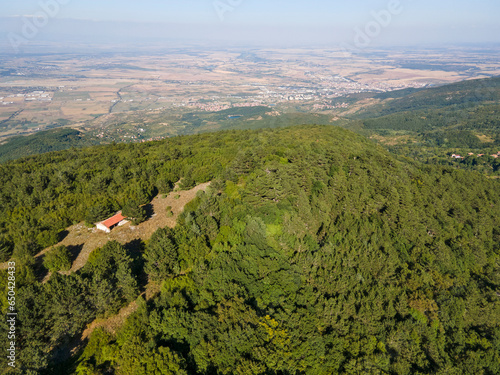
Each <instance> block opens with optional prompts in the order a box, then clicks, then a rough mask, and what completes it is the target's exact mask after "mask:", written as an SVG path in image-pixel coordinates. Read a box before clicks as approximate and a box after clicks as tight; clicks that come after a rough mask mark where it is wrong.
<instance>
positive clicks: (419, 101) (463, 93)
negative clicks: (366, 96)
mask: <svg viewBox="0 0 500 375" xmlns="http://www.w3.org/2000/svg"><path fill="white" fill-rule="evenodd" d="M374 98H376V99H382V100H384V102H382V104H380V105H376V106H372V107H367V108H366V109H365V110H363V111H361V112H360V113H358V114H357V117H362V118H373V117H380V116H386V115H391V114H394V113H400V112H408V111H422V110H436V109H444V108H449V107H453V108H454V109H463V108H468V107H472V106H475V105H478V104H493V103H497V104H498V102H499V101H500V77H492V78H485V79H475V80H467V81H462V82H457V83H452V84H448V85H443V86H439V87H433V88H427V89H423V90H417V91H416V92H414V91H413V90H398V91H393V92H387V93H381V94H377V95H375V96H374Z"/></svg>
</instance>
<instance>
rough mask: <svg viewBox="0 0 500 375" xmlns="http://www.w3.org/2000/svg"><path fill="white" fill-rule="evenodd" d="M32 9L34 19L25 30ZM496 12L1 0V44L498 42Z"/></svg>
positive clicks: (444, 1)
mask: <svg viewBox="0 0 500 375" xmlns="http://www.w3.org/2000/svg"><path fill="white" fill-rule="evenodd" d="M42 4H52V6H49V7H46V6H42ZM54 4H57V6H54ZM44 13H45V14H49V16H48V18H43V17H40V15H43V14H44ZM33 15H38V16H39V17H38V18H37V19H36V20H37V21H38V24H39V26H36V30H35V32H31V33H30V32H29V31H33V30H32V29H31V30H30V29H29V27H28V28H27V27H26V22H27V20H28V21H30V22H31V23H33ZM377 15H378V16H377ZM499 19H500V1H499V0H476V1H470V0H357V1H345V0H344V1H336V0H307V1H297V0H287V1H285V0H17V1H13V0H0V36H2V38H3V42H4V44H5V42H6V41H9V42H10V40H9V35H10V38H12V37H13V34H15V37H17V36H19V37H22V38H23V39H16V40H17V41H18V42H19V44H23V45H28V44H29V43H30V42H31V43H32V42H35V41H43V40H57V39H58V38H60V39H61V40H64V41H67V40H70V39H72V38H74V39H78V40H88V41H89V42H97V41H102V42H112V41H113V40H114V39H117V38H118V39H119V38H120V37H121V38H122V39H130V40H134V41H139V40H148V39H151V40H153V39H154V40H161V39H166V40H179V41H193V42H195V41H199V42H200V43H203V42H207V43H209V42H213V43H218V42H219V43H224V42H227V43H231V44H235V43H240V44H245V43H251V44H256V45H258V44H263V45H266V44H283V45H291V44H302V45H304V44H332V45H333V44H341V43H344V44H347V45H351V46H357V47H360V46H361V47H363V48H365V47H368V46H380V45H393V44H396V45H412V44H419V43H425V44H429V43H433V44H441V43H460V42H464V43H496V42H500V38H499V35H500V21H499ZM26 30H27V31H28V32H26ZM23 32H24V34H23ZM9 33H10V34H9ZM361 34H362V35H361Z"/></svg>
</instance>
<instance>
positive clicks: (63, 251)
mask: <svg viewBox="0 0 500 375" xmlns="http://www.w3.org/2000/svg"><path fill="white" fill-rule="evenodd" d="M43 265H44V266H45V268H47V269H48V270H49V271H52V272H57V271H68V270H69V269H70V268H71V257H70V254H69V250H68V248H67V247H66V246H58V247H56V248H55V249H52V250H50V251H49V252H48V253H47V254H46V255H45V258H44V260H43Z"/></svg>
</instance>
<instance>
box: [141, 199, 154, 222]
mask: <svg viewBox="0 0 500 375" xmlns="http://www.w3.org/2000/svg"><path fill="white" fill-rule="evenodd" d="M143 207H144V209H145V210H146V220H149V219H151V218H152V217H153V215H154V213H155V210H154V208H153V205H152V204H151V203H148V204H146V205H144V206H143Z"/></svg>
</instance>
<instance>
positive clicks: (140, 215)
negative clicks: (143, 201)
mask: <svg viewBox="0 0 500 375" xmlns="http://www.w3.org/2000/svg"><path fill="white" fill-rule="evenodd" d="M122 214H123V215H124V216H126V217H128V218H129V219H131V220H132V224H133V225H138V224H140V223H142V222H143V221H145V220H146V218H147V214H146V209H145V208H144V206H139V204H138V203H137V202H136V201H130V202H129V203H127V204H126V205H125V207H123V210H122Z"/></svg>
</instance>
